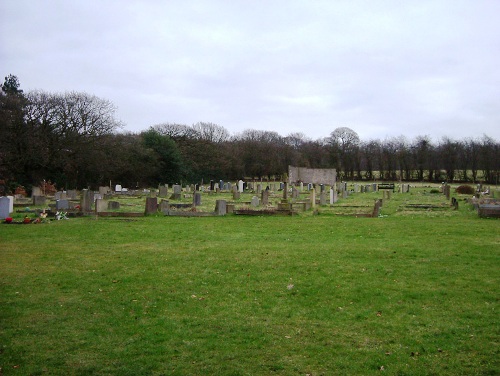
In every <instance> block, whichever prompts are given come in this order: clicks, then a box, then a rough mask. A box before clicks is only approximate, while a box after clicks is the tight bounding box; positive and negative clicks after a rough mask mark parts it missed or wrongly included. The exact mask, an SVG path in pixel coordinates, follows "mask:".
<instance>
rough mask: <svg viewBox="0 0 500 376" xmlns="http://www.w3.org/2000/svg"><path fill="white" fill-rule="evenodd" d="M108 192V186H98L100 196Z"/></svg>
mask: <svg viewBox="0 0 500 376" xmlns="http://www.w3.org/2000/svg"><path fill="white" fill-rule="evenodd" d="M108 192H109V187H102V186H101V187H99V194H100V195H101V196H104V195H105V194H107V193H108Z"/></svg>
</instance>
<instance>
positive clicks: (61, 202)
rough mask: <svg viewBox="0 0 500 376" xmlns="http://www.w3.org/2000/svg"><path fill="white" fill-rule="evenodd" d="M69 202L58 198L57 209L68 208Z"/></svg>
mask: <svg viewBox="0 0 500 376" xmlns="http://www.w3.org/2000/svg"><path fill="white" fill-rule="evenodd" d="M68 209H69V202H68V200H56V210H68Z"/></svg>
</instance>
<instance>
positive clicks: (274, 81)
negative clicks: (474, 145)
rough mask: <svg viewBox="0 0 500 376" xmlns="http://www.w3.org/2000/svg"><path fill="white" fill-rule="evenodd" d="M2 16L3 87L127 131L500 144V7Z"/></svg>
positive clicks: (140, 7)
mask: <svg viewBox="0 0 500 376" xmlns="http://www.w3.org/2000/svg"><path fill="white" fill-rule="evenodd" d="M0 14H1V23H0V67H1V72H0V74H2V75H3V76H2V77H4V76H6V75H8V74H14V75H16V76H18V78H19V80H20V82H21V88H22V89H24V90H25V91H27V90H32V89H42V90H45V91H49V92H65V91H73V90H74V91H85V92H88V93H91V94H95V95H97V96H99V97H101V98H105V99H108V100H110V101H111V102H113V103H114V104H115V105H116V106H117V107H118V110H117V118H119V119H120V120H121V121H123V123H124V124H125V128H124V129H125V130H126V131H132V132H138V131H141V130H145V129H147V128H148V127H149V126H151V125H155V124H158V123H165V122H176V123H182V124H188V125H191V124H193V123H196V122H198V121H205V122H212V123H216V124H219V125H221V126H223V127H225V128H226V129H227V130H228V131H229V132H230V133H231V134H237V133H239V132H241V131H243V130H244V129H257V130H268V131H276V132H278V133H279V134H281V135H283V136H286V135H288V134H289V133H292V132H302V133H304V134H306V135H307V136H308V137H310V138H312V139H318V138H322V137H326V136H328V135H329V134H330V133H331V132H332V131H333V130H334V129H335V128H337V127H344V126H345V127H350V128H352V129H353V130H355V131H356V132H357V133H358V134H359V135H360V137H361V139H362V140H368V139H382V140H383V139H385V138H386V137H395V136H400V135H404V136H406V137H408V139H413V138H414V137H416V136H418V135H422V136H423V135H429V136H430V137H431V138H432V139H433V140H435V141H438V140H439V139H440V138H441V137H442V136H449V137H451V138H453V139H463V138H466V137H481V136H482V135H483V134H487V135H488V136H490V137H493V138H495V139H497V140H498V139H500V69H499V66H500V1H498V0H491V1H487V0H476V1H472V0H471V1H460V0H458V1H457V0H450V1H444V0H442V1H439V0H435V1H426V0H423V1H417V0H415V1H397V0H395V1H383V0H382V1H371V0H370V1H356V0H352V1H342V0H340V1H333V0H328V1H321V0H318V1H305V0H304V1H294V0H277V1H271V0H268V1H259V0H255V1H243V0H241V1H237V0H231V1H230V0H227V1H216V0H204V1H190V0H179V1H175V0H173V1H160V0H158V1H155V0H150V1H148V0H142V1H134V0H117V1H111V0H99V1H97V0H72V1H66V0H60V1H49V0H47V1H33V0H2V1H1V2H0Z"/></svg>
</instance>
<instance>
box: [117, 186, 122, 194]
mask: <svg viewBox="0 0 500 376" xmlns="http://www.w3.org/2000/svg"><path fill="white" fill-rule="evenodd" d="M121 191H122V186H121V185H120V184H116V185H115V192H117V193H121Z"/></svg>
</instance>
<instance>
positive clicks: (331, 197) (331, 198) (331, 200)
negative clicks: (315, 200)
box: [330, 188, 335, 205]
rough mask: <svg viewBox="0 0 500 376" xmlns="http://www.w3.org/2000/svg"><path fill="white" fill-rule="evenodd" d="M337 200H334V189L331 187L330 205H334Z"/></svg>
mask: <svg viewBox="0 0 500 376" xmlns="http://www.w3.org/2000/svg"><path fill="white" fill-rule="evenodd" d="M334 203H335V201H333V189H331V188H330V205H333V204H334Z"/></svg>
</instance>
